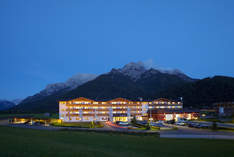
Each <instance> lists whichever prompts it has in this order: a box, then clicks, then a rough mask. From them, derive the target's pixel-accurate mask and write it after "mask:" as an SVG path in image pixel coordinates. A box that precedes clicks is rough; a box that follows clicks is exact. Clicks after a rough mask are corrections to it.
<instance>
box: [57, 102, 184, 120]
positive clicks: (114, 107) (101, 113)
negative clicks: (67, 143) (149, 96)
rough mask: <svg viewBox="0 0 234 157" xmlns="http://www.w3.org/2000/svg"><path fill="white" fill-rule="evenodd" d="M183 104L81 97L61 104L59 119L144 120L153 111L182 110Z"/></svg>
mask: <svg viewBox="0 0 234 157" xmlns="http://www.w3.org/2000/svg"><path fill="white" fill-rule="evenodd" d="M182 108H183V103H182V102H179V101H170V100H168V99H163V98H160V99H156V100H154V101H130V100H127V99H124V98H116V99H113V100H110V101H94V100H91V99H87V98H83V97H79V98H77V99H73V100H69V101H60V102H59V118H60V119H61V120H63V121H64V122H88V121H113V122H115V121H130V120H131V119H132V118H133V117H136V119H137V120H143V119H144V117H148V111H149V110H152V109H154V110H155V109H156V110H157V109H169V110H175V109H177V110H178V109H182Z"/></svg>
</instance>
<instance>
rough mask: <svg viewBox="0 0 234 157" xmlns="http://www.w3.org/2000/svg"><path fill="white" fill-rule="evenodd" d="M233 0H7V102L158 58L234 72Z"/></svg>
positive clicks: (2, 42) (201, 72) (1, 88)
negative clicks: (82, 75) (51, 85)
mask: <svg viewBox="0 0 234 157" xmlns="http://www.w3.org/2000/svg"><path fill="white" fill-rule="evenodd" d="M233 60H234V1H233V0H224V1H222V0H176V1H175V0H114V1H112V0H105V1H104V0H96V1H94V0H0V74H1V76H0V99H14V98H24V97H26V96H29V95H33V94H35V93H36V92H38V91H40V90H41V89H43V88H44V87H45V86H46V85H47V84H49V83H55V82H61V81H65V80H66V79H68V78H69V77H71V76H72V75H74V74H76V73H96V74H101V73H104V72H108V71H109V70H111V68H118V67H122V66H123V65H124V64H126V63H129V62H132V61H153V62H154V64H155V65H156V66H159V67H163V68H177V69H180V70H181V71H183V72H184V73H186V74H187V75H189V76H191V77H195V78H204V77H208V76H214V75H227V76H232V77H233V76H234V69H233V68H234V61H233Z"/></svg>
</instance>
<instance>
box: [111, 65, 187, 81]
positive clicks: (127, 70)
mask: <svg viewBox="0 0 234 157" xmlns="http://www.w3.org/2000/svg"><path fill="white" fill-rule="evenodd" d="M115 71H118V72H120V73H122V74H124V75H125V76H129V77H130V78H131V79H133V80H134V81H136V80H138V79H140V78H141V76H142V74H143V73H145V72H150V73H152V74H156V73H164V74H169V75H177V76H179V77H181V78H183V79H186V80H187V79H190V78H189V77H188V76H186V75H185V74H184V73H183V72H181V71H180V70H178V69H172V70H169V69H162V68H158V67H155V66H153V64H152V63H150V64H149V63H145V62H140V61H139V62H130V63H128V64H126V65H125V66H124V67H123V68H119V69H114V70H112V72H115Z"/></svg>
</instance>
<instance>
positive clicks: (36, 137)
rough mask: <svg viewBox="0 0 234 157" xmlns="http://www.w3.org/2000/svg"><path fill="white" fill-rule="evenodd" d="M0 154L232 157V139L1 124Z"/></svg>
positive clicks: (47, 156)
mask: <svg viewBox="0 0 234 157" xmlns="http://www.w3.org/2000/svg"><path fill="white" fill-rule="evenodd" d="M0 146H1V147H0V148H1V151H0V156H1V157H6V156H10V157H15V156H16V157H21V156H23V157H29V156H30V157H51V156H56V157H67V156H74V157H125V156H126V157H147V156H152V157H155V156H159V157H168V156H170V157H177V156H178V157H188V156H189V157H203V156H204V157H219V156H220V157H229V156H230V157H233V156H234V149H233V148H234V141H231V140H230V141H229V140H204V139H202V140H201V139H192V140H191V139H160V138H158V137H156V136H151V135H148V136H143V135H122V134H111V133H91V132H76V131H45V130H31V129H23V128H9V127H0Z"/></svg>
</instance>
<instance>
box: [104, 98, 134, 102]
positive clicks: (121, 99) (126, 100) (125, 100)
mask: <svg viewBox="0 0 234 157" xmlns="http://www.w3.org/2000/svg"><path fill="white" fill-rule="evenodd" d="M108 102H130V101H129V100H128V99H125V98H115V99H112V100H109V101H108Z"/></svg>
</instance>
